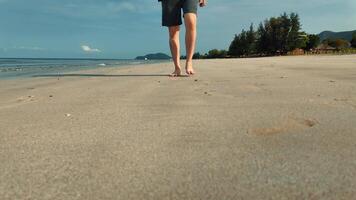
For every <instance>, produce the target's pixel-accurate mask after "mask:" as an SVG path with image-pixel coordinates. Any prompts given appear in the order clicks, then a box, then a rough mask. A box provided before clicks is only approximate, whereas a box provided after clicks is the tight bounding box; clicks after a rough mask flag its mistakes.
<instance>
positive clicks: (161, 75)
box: [32, 74, 189, 77]
mask: <svg viewBox="0 0 356 200" xmlns="http://www.w3.org/2000/svg"><path fill="white" fill-rule="evenodd" d="M32 77H170V76H169V75H168V74H42V75H33V76H32ZM180 77H189V76H188V75H182V76H180Z"/></svg>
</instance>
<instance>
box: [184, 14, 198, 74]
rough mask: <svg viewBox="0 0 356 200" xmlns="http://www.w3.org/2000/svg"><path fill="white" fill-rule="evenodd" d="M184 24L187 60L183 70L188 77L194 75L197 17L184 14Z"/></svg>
mask: <svg viewBox="0 0 356 200" xmlns="http://www.w3.org/2000/svg"><path fill="white" fill-rule="evenodd" d="M184 22H185V29H186V34H185V46H186V51H187V60H186V64H185V70H186V72H187V74H188V75H193V74H194V69H193V55H194V51H195V43H196V38H197V15H196V14H195V13H186V14H184Z"/></svg>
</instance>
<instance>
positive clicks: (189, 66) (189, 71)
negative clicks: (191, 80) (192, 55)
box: [185, 62, 195, 76]
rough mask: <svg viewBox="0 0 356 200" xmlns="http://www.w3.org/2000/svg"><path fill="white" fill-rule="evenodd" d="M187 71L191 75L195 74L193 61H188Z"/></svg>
mask: <svg viewBox="0 0 356 200" xmlns="http://www.w3.org/2000/svg"><path fill="white" fill-rule="evenodd" d="M185 72H186V73H187V74H188V75H189V76H191V75H194V74H195V72H194V69H193V63H192V62H187V64H186V65H185Z"/></svg>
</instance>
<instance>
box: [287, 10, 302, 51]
mask: <svg viewBox="0 0 356 200" xmlns="http://www.w3.org/2000/svg"><path fill="white" fill-rule="evenodd" d="M289 20H290V23H291V27H290V31H289V34H288V39H287V49H288V51H293V50H294V49H297V48H303V47H305V40H304V39H305V38H303V37H301V33H300V29H301V24H300V19H299V15H298V14H296V13H291V14H290V15H289Z"/></svg>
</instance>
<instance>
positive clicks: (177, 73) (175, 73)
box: [169, 68, 182, 77]
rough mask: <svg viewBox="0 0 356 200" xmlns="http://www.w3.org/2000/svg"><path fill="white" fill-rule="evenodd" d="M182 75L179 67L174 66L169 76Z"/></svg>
mask: <svg viewBox="0 0 356 200" xmlns="http://www.w3.org/2000/svg"><path fill="white" fill-rule="evenodd" d="M181 75H182V71H181V70H180V69H179V68H176V69H175V70H174V72H173V73H172V74H170V75H169V76H170V77H178V76H181Z"/></svg>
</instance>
